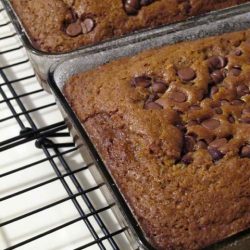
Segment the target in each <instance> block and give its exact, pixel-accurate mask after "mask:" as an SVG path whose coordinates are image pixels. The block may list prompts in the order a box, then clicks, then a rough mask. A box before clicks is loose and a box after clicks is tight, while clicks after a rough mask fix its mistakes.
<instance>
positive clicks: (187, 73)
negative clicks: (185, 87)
mask: <svg viewBox="0 0 250 250" xmlns="http://www.w3.org/2000/svg"><path fill="white" fill-rule="evenodd" d="M177 75H178V76H179V77H180V79H181V80H182V81H184V82H188V81H192V80H194V79H195V78H196V73H195V71H194V70H193V69H191V68H183V69H180V70H178V72H177Z"/></svg>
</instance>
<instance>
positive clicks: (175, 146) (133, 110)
mask: <svg viewBox="0 0 250 250" xmlns="http://www.w3.org/2000/svg"><path fill="white" fill-rule="evenodd" d="M249 87H250V31H249V30H247V31H244V32H237V33H231V34H224V35H222V36H218V37H212V38H206V39H203V40H199V41H193V42H186V43H180V44H176V45H171V46H167V47H163V48H160V49H155V50H150V51H147V52H144V53H141V54H138V55H136V56H134V57H131V58H125V59H121V60H118V61H115V62H112V63H109V64H106V65H104V66H100V67H98V68H97V69H95V70H91V71H89V72H85V73H82V74H79V75H76V76H74V77H72V78H71V79H70V80H69V81H68V83H67V84H66V87H65V95H66V98H67V99H68V101H69V103H70V105H71V107H72V109H73V110H74V111H75V113H76V115H77V116H78V118H79V119H80V121H81V122H82V124H83V125H84V126H85V128H86V130H87V132H88V133H89V135H90V137H91V139H92V141H93V142H94V144H95V145H96V147H97V149H98V151H99V152H100V154H101V156H102V158H103V159H104V161H105V163H106V165H107V166H108V168H109V169H110V171H111V173H112V175H113V176H114V178H115V180H116V182H117V184H118V185H119V187H120V189H121V191H122V193H123V194H124V195H125V197H126V199H127V201H128V202H129V204H130V206H131V207H132V209H133V211H134V213H135V214H136V216H137V218H138V221H139V223H140V224H141V226H142V228H143V230H144V231H145V233H146V235H147V237H149V239H150V241H151V243H152V244H153V245H154V246H156V247H157V249H165V250H166V249H198V248H201V247H204V246H207V245H209V244H212V243H214V242H217V241H220V240H222V239H224V238H226V237H228V236H230V235H233V234H235V233H237V232H240V231H242V230H244V229H246V228H249V227H250V91H249Z"/></svg>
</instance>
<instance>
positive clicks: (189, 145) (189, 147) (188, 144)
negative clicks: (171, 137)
mask: <svg viewBox="0 0 250 250" xmlns="http://www.w3.org/2000/svg"><path fill="white" fill-rule="evenodd" d="M195 143H196V140H195V138H194V137H193V136H190V135H186V136H185V137H184V151H185V152H192V151H193V150H194V146H195Z"/></svg>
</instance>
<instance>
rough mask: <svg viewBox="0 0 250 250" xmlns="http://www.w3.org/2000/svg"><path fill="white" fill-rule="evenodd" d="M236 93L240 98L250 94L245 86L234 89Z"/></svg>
mask: <svg viewBox="0 0 250 250" xmlns="http://www.w3.org/2000/svg"><path fill="white" fill-rule="evenodd" d="M236 91H237V96H238V97H242V96H244V95H247V94H249V93H250V91H249V88H248V86H246V85H245V84H241V85H238V86H237V87H236Z"/></svg>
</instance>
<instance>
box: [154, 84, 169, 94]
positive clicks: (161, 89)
mask: <svg viewBox="0 0 250 250" xmlns="http://www.w3.org/2000/svg"><path fill="white" fill-rule="evenodd" d="M152 90H153V92H155V93H161V94H163V93H165V91H166V90H167V85H166V84H164V83H163V82H154V83H153V84H152Z"/></svg>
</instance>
